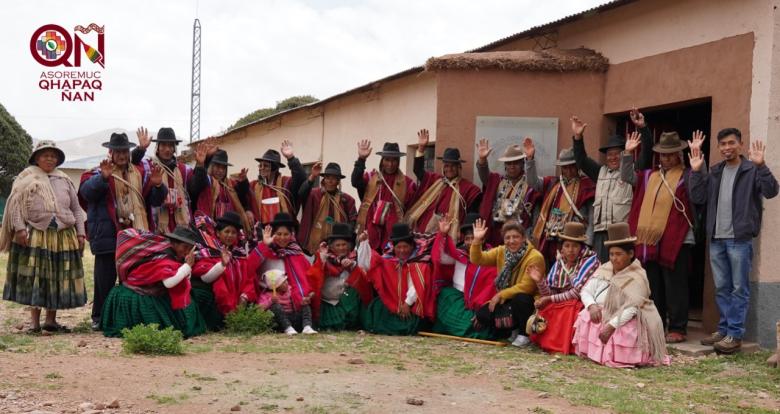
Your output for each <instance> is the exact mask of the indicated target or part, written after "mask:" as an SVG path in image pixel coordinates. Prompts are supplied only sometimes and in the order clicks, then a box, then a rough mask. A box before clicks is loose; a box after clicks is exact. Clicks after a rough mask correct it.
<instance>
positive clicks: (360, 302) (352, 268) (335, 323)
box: [308, 223, 373, 331]
mask: <svg viewBox="0 0 780 414" xmlns="http://www.w3.org/2000/svg"><path fill="white" fill-rule="evenodd" d="M308 277H309V285H310V286H311V287H312V289H314V298H313V299H312V313H313V315H314V320H315V321H317V322H318V324H317V327H318V329H327V330H332V331H340V330H345V329H360V311H361V308H362V307H364V306H367V305H368V303H369V302H370V301H371V298H372V296H373V295H372V292H371V286H370V285H369V284H368V282H367V280H366V272H365V271H363V269H361V268H360V267H359V266H358V265H357V252H356V251H355V232H354V231H353V230H352V226H350V225H349V224H347V223H334V224H333V232H332V233H331V234H330V236H328V241H327V242H322V243H321V244H320V250H319V252H318V254H317V255H316V256H315V259H314V264H313V265H312V267H311V268H309V273H308Z"/></svg>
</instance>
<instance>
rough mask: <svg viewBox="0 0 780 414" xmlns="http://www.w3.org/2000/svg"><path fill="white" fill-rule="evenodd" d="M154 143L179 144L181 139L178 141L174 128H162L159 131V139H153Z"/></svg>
mask: <svg viewBox="0 0 780 414" xmlns="http://www.w3.org/2000/svg"><path fill="white" fill-rule="evenodd" d="M152 142H169V143H171V144H178V143H180V142H181V140H180V139H176V133H175V132H173V128H168V127H162V128H160V130H159V131H157V138H153V139H152Z"/></svg>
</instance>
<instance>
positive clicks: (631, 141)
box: [626, 131, 642, 153]
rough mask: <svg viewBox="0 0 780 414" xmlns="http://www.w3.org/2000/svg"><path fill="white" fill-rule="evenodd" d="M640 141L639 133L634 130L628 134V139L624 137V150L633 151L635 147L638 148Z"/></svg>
mask: <svg viewBox="0 0 780 414" xmlns="http://www.w3.org/2000/svg"><path fill="white" fill-rule="evenodd" d="M641 143H642V139H641V135H640V134H639V132H637V131H634V132H632V133H631V134H629V135H628V139H626V152H629V153H630V152H633V151H634V150H636V149H637V148H639V144H641Z"/></svg>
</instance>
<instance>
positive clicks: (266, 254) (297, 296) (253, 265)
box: [246, 243, 313, 310]
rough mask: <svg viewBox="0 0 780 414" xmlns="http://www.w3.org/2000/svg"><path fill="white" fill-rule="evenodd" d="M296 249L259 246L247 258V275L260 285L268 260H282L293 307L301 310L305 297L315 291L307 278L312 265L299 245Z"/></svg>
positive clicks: (263, 244)
mask: <svg viewBox="0 0 780 414" xmlns="http://www.w3.org/2000/svg"><path fill="white" fill-rule="evenodd" d="M295 247H296V249H281V248H273V249H272V248H271V247H268V246H266V245H265V243H260V244H258V245H257V247H255V248H254V249H252V252H251V253H249V257H247V262H246V274H247V276H248V277H249V278H251V279H252V280H254V281H255V283H259V281H260V277H261V276H262V271H263V263H265V261H266V259H277V260H282V261H283V262H284V272H285V273H286V274H287V283H289V285H290V292H291V294H292V300H293V307H294V308H295V309H296V310H297V309H300V308H301V305H302V300H303V297H304V296H308V295H309V294H310V293H311V292H313V290H312V288H311V286H309V280H308V279H307V277H306V272H308V271H309V268H310V267H311V264H309V261H308V260H307V259H306V256H304V255H303V254H302V253H301V250H300V247H298V246H297V245H295Z"/></svg>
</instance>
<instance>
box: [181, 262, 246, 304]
mask: <svg viewBox="0 0 780 414" xmlns="http://www.w3.org/2000/svg"><path fill="white" fill-rule="evenodd" d="M221 260H222V259H221V258H219V257H210V258H204V259H201V260H198V261H197V262H196V263H195V266H194V267H193V269H192V276H193V277H198V278H199V277H202V276H203V275H205V274H206V273H207V272H208V271H209V270H211V268H212V267H213V266H214V265H215V264H217V263H219V262H220V261H221ZM246 263H247V260H246V258H245V257H236V256H233V259H232V260H231V261H230V263H228V265H227V267H225V272H224V273H222V275H221V276H219V277H218V278H217V280H215V281H214V282H213V283H211V291H212V292H214V300H215V301H216V302H217V310H219V313H221V314H223V315H226V314H228V313H229V312H231V311H233V310H235V309H236V308H237V307H238V303H239V301H240V300H241V294H244V295H246V297H247V302H250V303H251V302H255V301H256V300H257V292H256V291H255V280H254V278H251V277H247V273H246Z"/></svg>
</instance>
